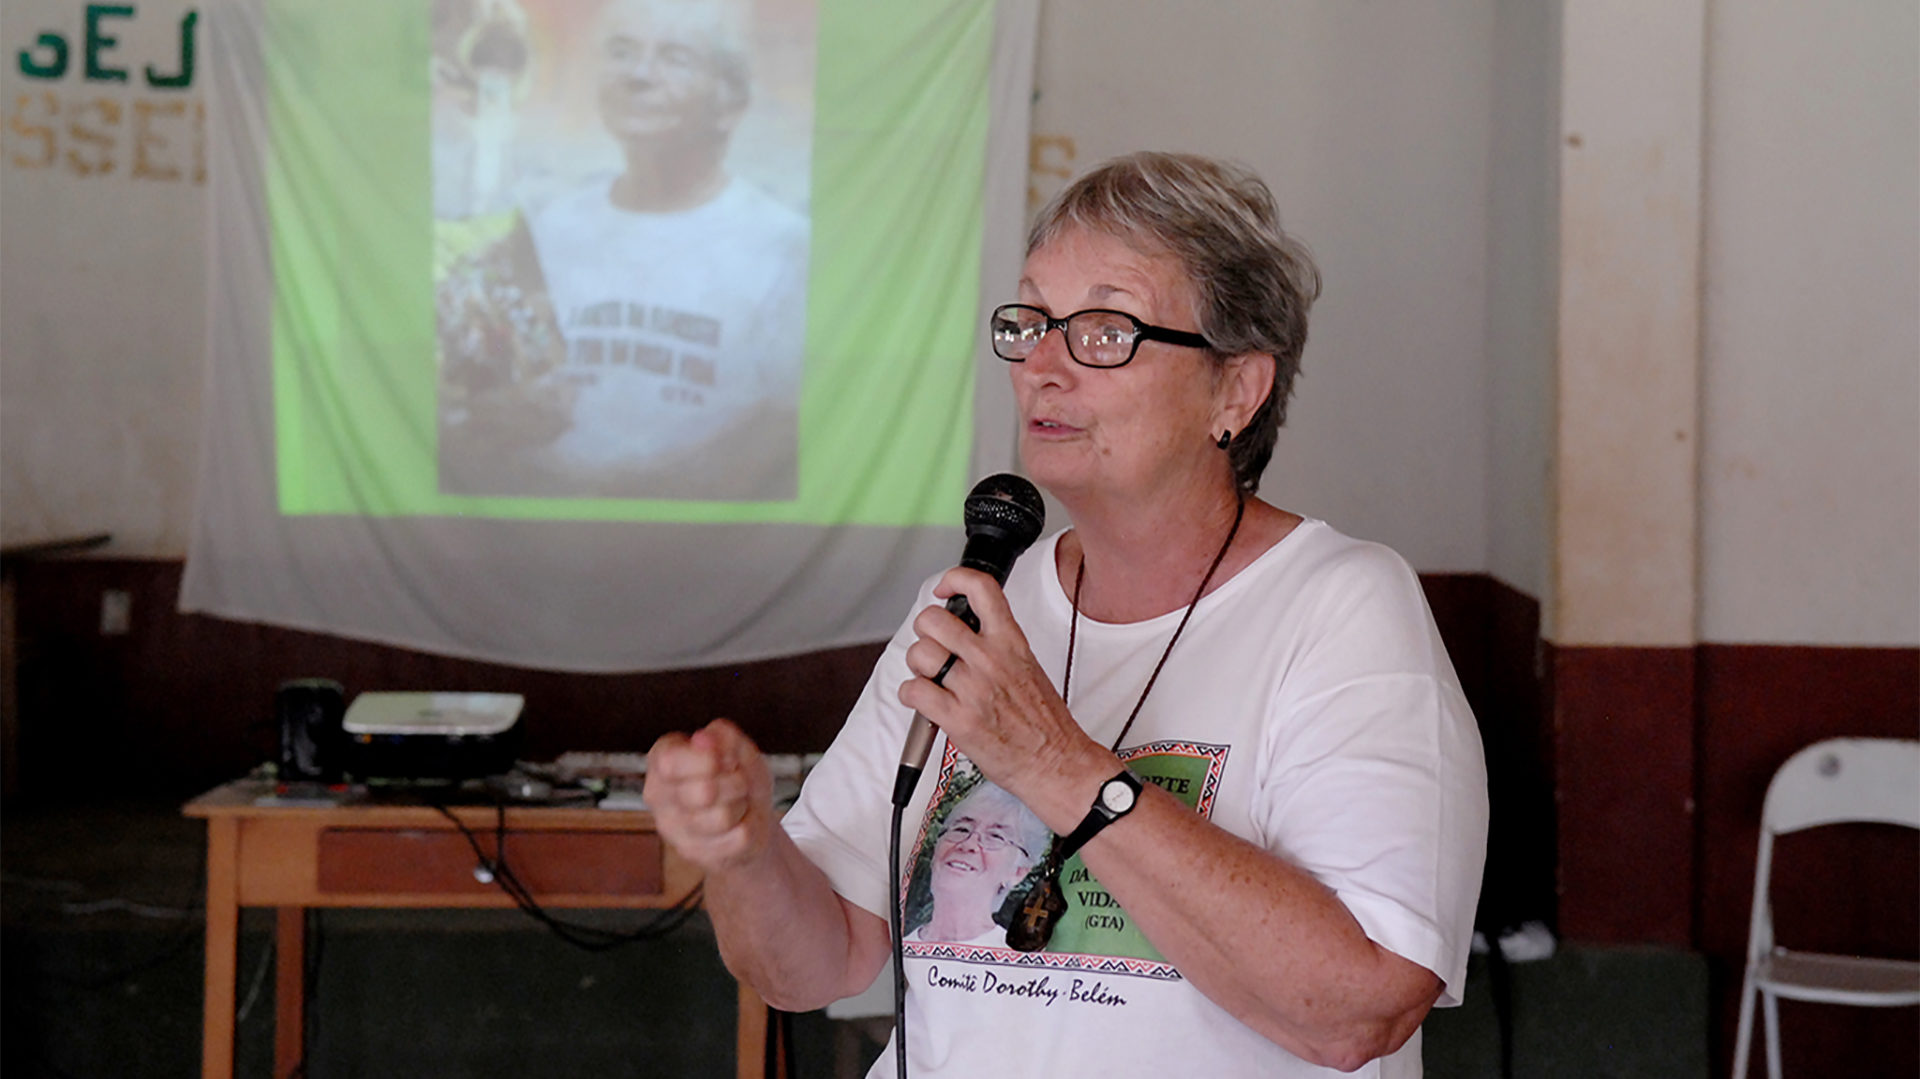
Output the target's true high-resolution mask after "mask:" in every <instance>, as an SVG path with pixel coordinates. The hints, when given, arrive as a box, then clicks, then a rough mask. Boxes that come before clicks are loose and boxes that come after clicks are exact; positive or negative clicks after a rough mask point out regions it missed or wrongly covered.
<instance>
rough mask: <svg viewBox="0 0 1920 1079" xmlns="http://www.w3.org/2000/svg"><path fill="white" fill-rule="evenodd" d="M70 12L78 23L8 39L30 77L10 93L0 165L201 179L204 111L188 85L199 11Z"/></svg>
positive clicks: (123, 8) (115, 8)
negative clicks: (151, 13)
mask: <svg viewBox="0 0 1920 1079" xmlns="http://www.w3.org/2000/svg"><path fill="white" fill-rule="evenodd" d="M73 13H74V14H75V15H77V16H78V18H77V20H76V23H77V25H74V26H69V27H64V28H58V27H57V28H51V29H45V30H40V31H38V32H37V33H35V34H34V36H33V39H32V40H31V41H27V42H23V43H18V44H16V43H15V42H7V43H6V45H7V46H8V47H9V49H8V51H9V52H11V53H12V55H13V60H14V63H13V67H14V69H15V70H16V71H17V73H18V74H19V76H20V77H21V78H23V79H25V80H27V81H26V84H25V85H18V86H17V89H16V90H15V92H13V93H10V94H9V95H8V98H9V100H7V102H6V104H5V108H6V115H5V117H4V121H0V162H4V163H5V166H6V167H7V168H10V169H20V170H54V171H56V172H58V173H61V174H64V175H68V176H74V177H82V178H91V177H123V176H124V177H128V178H131V179H134V180H142V181H158V182H171V183H192V184H204V183H206V179H207V168H206V123H207V110H206V103H205V101H204V100H203V99H202V98H201V97H200V96H199V94H198V93H197V92H196V91H195V89H194V59H195V55H194V44H195V31H196V28H197V26H198V23H199V19H200V13H199V12H198V11H197V10H193V9H188V10H186V11H185V12H182V13H181V14H180V15H179V17H178V19H177V21H176V20H175V19H174V18H173V17H172V13H171V12H169V13H168V14H167V15H165V16H148V17H147V18H145V19H143V18H142V16H141V13H140V9H139V7H138V6H137V5H135V4H86V5H84V6H76V7H75V8H74V9H73ZM163 20H164V23H165V25H164V26H161V25H157V24H159V23H161V22H162V21H163Z"/></svg>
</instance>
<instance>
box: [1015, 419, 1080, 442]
mask: <svg viewBox="0 0 1920 1079" xmlns="http://www.w3.org/2000/svg"><path fill="white" fill-rule="evenodd" d="M1027 430H1028V432H1029V433H1032V434H1035V435H1038V436H1040V437H1041V438H1062V437H1066V436H1068V435H1076V434H1079V433H1080V428H1078V427H1075V426H1073V425H1071V424H1066V423H1061V422H1060V421H1059V420H1053V419H1044V418H1038V417H1036V418H1034V419H1031V420H1028V421H1027Z"/></svg>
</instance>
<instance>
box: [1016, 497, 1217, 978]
mask: <svg viewBox="0 0 1920 1079" xmlns="http://www.w3.org/2000/svg"><path fill="white" fill-rule="evenodd" d="M1246 515H1247V499H1246V496H1245V495H1241V496H1240V499H1239V501H1238V503H1237V504H1236V505H1235V506H1234V511H1233V527H1232V528H1229V529H1228V530H1227V540H1226V542H1225V543H1222V544H1221V545H1220V550H1219V552H1218V553H1216V554H1215V555H1214V556H1213V564H1212V565H1210V566H1208V567H1207V573H1206V576H1204V577H1202V578H1200V587H1199V588H1197V589H1195V590H1194V593H1193V599H1191V600H1190V601H1188V603H1187V610H1186V613H1185V614H1182V615H1181V616H1180V624H1179V625H1177V626H1175V627H1174V628H1173V636H1172V637H1170V638H1168V639H1167V647H1166V649H1165V650H1164V651H1162V652H1161V653H1160V661H1159V662H1158V663H1155V664H1154V665H1153V673H1152V674H1151V675H1148V676H1147V685H1146V688H1145V689H1142V690H1141V691H1140V699H1139V700H1137V701H1135V702H1133V711H1131V712H1129V713H1127V721H1126V722H1125V723H1124V724H1122V725H1121V727H1120V733H1119V734H1116V735H1114V737H1113V745H1112V746H1110V747H1108V748H1110V749H1112V750H1114V751H1115V752H1118V751H1119V749H1120V743H1121V741H1123V740H1124V739H1125V738H1126V737H1127V732H1128V731H1131V730H1132V729H1133V721H1134V720H1135V719H1138V718H1139V717H1140V709H1141V708H1143V707H1145V705H1146V703H1147V694H1149V693H1152V692H1153V684H1154V683H1155V682H1157V681H1159V680H1160V671H1161V669H1162V668H1164V667H1165V666H1166V665H1167V657H1168V656H1171V655H1173V646H1174V645H1176V644H1179V643H1180V634H1182V633H1184V632H1185V631H1186V628H1187V623H1188V622H1189V621H1190V620H1192V618H1193V610H1194V608H1195V607H1198V606H1200V597H1202V596H1204V595H1206V594H1207V586H1208V585H1209V584H1212V583H1213V575H1214V574H1215V573H1216V572H1218V571H1219V569H1220V563H1221V562H1224V561H1226V557H1227V549H1228V548H1230V547H1232V546H1233V540H1234V537H1235V536H1238V535H1239V534H1240V522H1241V521H1242V520H1244V519H1245V518H1246ZM1086 579H1087V558H1086V554H1085V552H1084V551H1083V552H1082V553H1081V555H1080V565H1079V567H1078V568H1077V569H1075V570H1074V574H1073V620H1072V621H1070V622H1069V623H1067V669H1066V671H1065V672H1064V673H1062V675H1061V677H1060V700H1061V703H1063V704H1064V703H1067V702H1069V701H1070V700H1071V697H1069V694H1070V693H1071V692H1072V691H1073V653H1074V645H1075V644H1076V643H1077V641H1078V637H1079V631H1080V586H1081V585H1083V584H1085V583H1086ZM1065 848H1066V841H1065V840H1064V839H1063V838H1060V837H1055V839H1054V841H1053V844H1052V846H1051V847H1050V848H1049V849H1048V851H1047V862H1046V868H1045V870H1044V871H1043V872H1042V873H1041V874H1040V876H1039V878H1038V879H1036V880H1035V881H1034V882H1033V884H1032V885H1030V886H1029V887H1028V888H1027V889H1026V891H1025V892H1023V893H1022V898H1021V900H1020V901H1019V903H1018V904H1017V905H1016V907H1015V909H1014V914H1013V924H1012V925H1009V926H1008V927H1007V946H1008V947H1010V948H1013V949H1014V950H1016V951H1022V952H1037V951H1039V950H1041V949H1042V948H1045V947H1046V946H1047V942H1048V941H1049V940H1052V939H1053V927H1054V926H1055V925H1056V924H1058V923H1059V921H1060V915H1062V914H1064V913H1065V912H1066V909H1067V900H1066V897H1065V895H1064V894H1063V893H1062V892H1061V890H1060V872H1061V870H1062V869H1064V868H1065V867H1066V864H1067V859H1068V858H1070V857H1072V856H1073V853H1074V852H1073V851H1071V850H1067V849H1065Z"/></svg>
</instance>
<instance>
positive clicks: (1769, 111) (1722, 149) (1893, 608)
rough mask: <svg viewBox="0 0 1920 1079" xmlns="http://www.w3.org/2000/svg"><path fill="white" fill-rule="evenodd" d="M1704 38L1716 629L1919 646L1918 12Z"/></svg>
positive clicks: (1768, 24) (1728, 19) (1709, 463)
mask: <svg viewBox="0 0 1920 1079" xmlns="http://www.w3.org/2000/svg"><path fill="white" fill-rule="evenodd" d="M1709 25H1710V28H1711V35H1710V37H1709V39H1708V43H1707V59H1708V63H1707V100H1708V113H1707V115H1708V124H1707V142H1706V175H1707V191H1708V198H1707V200H1706V237H1705V240H1706V242H1705V257H1706V304H1705V308H1706V326H1705V329H1706V334H1705V349H1704V352H1703V359H1702V367H1703V376H1704V377H1703V383H1702V384H1703V386H1704V394H1703V414H1702V420H1701V425H1702V433H1703V439H1704V441H1703V447H1702V459H1701V473H1702V482H1701V511H1700V524H1701V548H1700V566H1701V570H1700V576H1701V586H1702V587H1701V612H1700V621H1701V633H1702V636H1703V637H1705V638H1706V639H1709V640H1715V641H1728V642H1763V643H1779V642H1810V643H1819V644H1862V645H1890V644H1904V645H1912V644H1914V643H1915V642H1916V641H1920V5H1916V4H1914V3H1913V2H1912V0H1871V2H1868V0H1850V2H1848V3H1843V4H1807V3H1801V2H1798V0H1744V2H1741V3H1721V4H1717V5H1716V6H1715V7H1714V9H1713V18H1712V20H1711V22H1710V24H1709Z"/></svg>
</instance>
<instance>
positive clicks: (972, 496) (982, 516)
mask: <svg viewBox="0 0 1920 1079" xmlns="http://www.w3.org/2000/svg"><path fill="white" fill-rule="evenodd" d="M964 512H965V517H966V522H967V536H968V537H969V538H971V537H973V536H975V535H978V534H980V533H987V534H990V535H994V536H997V537H998V538H1001V539H1003V540H1005V541H1006V542H1008V543H1011V544H1013V545H1014V549H1015V550H1016V551H1024V550H1026V549H1027V548H1028V547H1029V546H1031V545H1032V544H1033V541H1034V540H1037V539H1039V538H1040V532H1041V530H1042V529H1044V528H1045V527H1046V524H1047V506H1046V503H1045V502H1044V501H1042V500H1041V498H1040V490H1039V488H1037V487H1035V486H1034V485H1033V484H1031V483H1029V482H1028V481H1027V480H1025V479H1024V478H1022V477H1020V476H1016V475H1014V474H1013V473H1011V472H1001V473H997V474H995V475H992V476H988V477H987V478H986V479H984V480H981V481H980V482H979V483H977V484H974V487H973V490H972V491H971V492H969V493H968V495H967V501H966V507H965V511H964Z"/></svg>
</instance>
